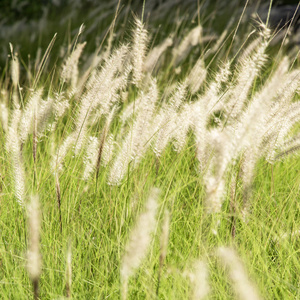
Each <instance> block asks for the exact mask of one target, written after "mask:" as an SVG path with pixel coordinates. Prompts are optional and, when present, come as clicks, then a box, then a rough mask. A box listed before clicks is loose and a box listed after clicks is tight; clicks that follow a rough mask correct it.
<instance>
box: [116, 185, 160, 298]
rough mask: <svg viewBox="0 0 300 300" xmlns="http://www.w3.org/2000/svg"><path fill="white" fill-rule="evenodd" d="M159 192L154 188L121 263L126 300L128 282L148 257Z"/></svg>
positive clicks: (123, 295) (131, 235) (123, 296)
mask: <svg viewBox="0 0 300 300" xmlns="http://www.w3.org/2000/svg"><path fill="white" fill-rule="evenodd" d="M158 196H159V190H158V189H156V188H152V190H151V192H150V196H149V198H148V201H147V203H146V206H145V211H144V212H143V213H142V214H141V215H140V216H139V217H138V219H137V221H136V225H135V228H134V229H133V230H132V232H131V233H130V237H129V241H128V243H127V245H126V247H125V254H124V256H123V258H122V262H121V270H120V272H121V282H122V298H123V299H126V295H127V289H128V287H127V285H128V280H129V278H130V277H131V276H133V275H134V273H135V271H136V270H137V269H138V268H139V267H140V265H141V263H142V261H143V260H144V259H145V257H146V255H147V251H148V248H149V245H150V242H151V234H152V232H153V231H154V228H155V224H156V219H155V216H156V210H157V198H158Z"/></svg>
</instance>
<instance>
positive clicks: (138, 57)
mask: <svg viewBox="0 0 300 300" xmlns="http://www.w3.org/2000/svg"><path fill="white" fill-rule="evenodd" d="M132 35H133V42H132V65H133V83H134V84H136V85H138V84H139V83H140V81H141V80H142V78H143V65H144V60H145V56H146V49H147V41H148V33H147V30H146V29H145V28H144V24H143V23H142V22H141V20H139V19H138V18H135V29H134V31H133V33H132Z"/></svg>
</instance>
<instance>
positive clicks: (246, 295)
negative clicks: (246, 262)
mask: <svg viewBox="0 0 300 300" xmlns="http://www.w3.org/2000/svg"><path fill="white" fill-rule="evenodd" d="M217 255H218V256H219V257H220V258H221V261H222V263H223V264H224V265H225V267H227V268H228V269H229V276H230V278H231V280H232V282H233V286H234V289H235V292H236V294H237V296H238V298H239V299H243V300H258V299H261V298H260V296H259V294H258V292H257V290H256V288H255V287H254V285H253V284H252V283H251V281H250V280H249V278H248V275H247V273H246V271H245V269H244V266H243V264H242V262H241V261H240V259H239V257H238V256H237V254H236V253H235V251H234V250H232V249H230V248H225V247H220V248H219V249H218V251H217Z"/></svg>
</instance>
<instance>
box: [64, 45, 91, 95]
mask: <svg viewBox="0 0 300 300" xmlns="http://www.w3.org/2000/svg"><path fill="white" fill-rule="evenodd" d="M85 44H86V42H84V43H81V44H80V43H79V44H77V46H76V49H75V50H74V51H73V52H72V53H71V55H70V56H69V57H68V58H67V60H66V62H65V64H64V66H63V69H62V71H61V79H62V80H63V81H65V82H70V83H71V87H72V89H75V88H76V86H77V81H78V62H79V58H80V56H81V53H82V51H83V48H84V46H85Z"/></svg>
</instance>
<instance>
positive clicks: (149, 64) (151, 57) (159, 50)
mask: <svg viewBox="0 0 300 300" xmlns="http://www.w3.org/2000/svg"><path fill="white" fill-rule="evenodd" d="M172 44H173V39H172V38H170V37H168V38H166V39H165V40H164V41H163V42H162V43H161V44H159V45H157V46H156V47H154V48H153V49H152V50H151V51H150V52H149V53H148V55H147V57H146V60H145V64H144V66H143V71H145V72H150V73H151V72H152V71H153V69H154V68H155V66H156V65H157V62H158V60H159V58H160V57H161V56H162V54H163V53H164V52H165V51H166V50H167V48H168V47H170V46H171V45H172Z"/></svg>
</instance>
